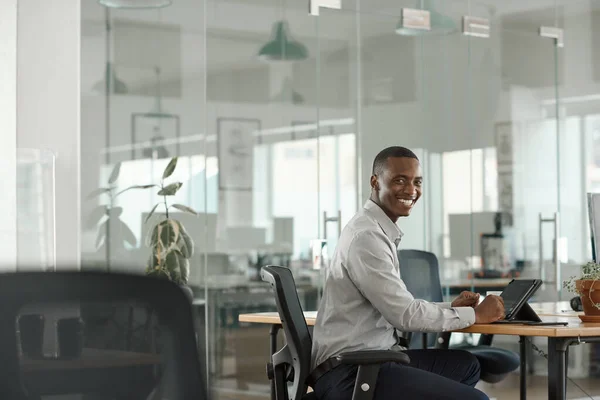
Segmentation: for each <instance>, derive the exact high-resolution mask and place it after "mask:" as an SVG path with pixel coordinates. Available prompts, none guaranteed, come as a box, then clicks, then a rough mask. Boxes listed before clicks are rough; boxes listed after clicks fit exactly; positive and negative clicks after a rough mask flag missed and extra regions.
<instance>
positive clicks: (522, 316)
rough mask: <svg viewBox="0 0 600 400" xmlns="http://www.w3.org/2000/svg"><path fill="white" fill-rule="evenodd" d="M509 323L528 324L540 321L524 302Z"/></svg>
mask: <svg viewBox="0 0 600 400" xmlns="http://www.w3.org/2000/svg"><path fill="white" fill-rule="evenodd" d="M510 320H511V321H513V320H516V321H530V322H542V319H541V318H540V317H539V316H538V315H537V313H536V312H535V311H533V308H531V306H530V305H529V303H527V302H525V303H523V305H522V306H521V308H520V309H519V311H517V313H516V314H515V315H514V316H513V317H512V318H511V319H510Z"/></svg>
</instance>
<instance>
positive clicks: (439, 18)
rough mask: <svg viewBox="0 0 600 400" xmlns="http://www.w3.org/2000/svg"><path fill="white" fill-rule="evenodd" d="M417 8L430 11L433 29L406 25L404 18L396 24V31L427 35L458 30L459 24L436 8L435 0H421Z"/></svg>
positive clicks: (413, 34) (446, 33) (409, 34)
mask: <svg viewBox="0 0 600 400" xmlns="http://www.w3.org/2000/svg"><path fill="white" fill-rule="evenodd" d="M415 9H419V10H424V11H429V21H430V26H431V29H429V30H426V29H416V28H408V27H405V26H404V25H403V23H402V20H400V22H398V25H397V26H396V33H397V34H398V35H402V36H425V35H448V34H450V33H453V32H456V31H457V30H458V26H457V24H456V22H454V20H453V19H452V18H451V17H449V16H447V15H444V14H442V13H440V12H438V11H436V10H435V6H434V1H433V0H421V1H420V2H419V3H417V5H416V6H415Z"/></svg>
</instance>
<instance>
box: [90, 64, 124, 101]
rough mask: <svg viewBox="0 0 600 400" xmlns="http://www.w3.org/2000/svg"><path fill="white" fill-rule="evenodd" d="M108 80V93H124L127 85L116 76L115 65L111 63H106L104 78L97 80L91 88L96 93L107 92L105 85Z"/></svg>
mask: <svg viewBox="0 0 600 400" xmlns="http://www.w3.org/2000/svg"><path fill="white" fill-rule="evenodd" d="M109 82H110V85H109V86H108V88H110V94H126V93H127V92H128V89H127V85H126V84H125V82H123V81H122V80H120V79H119V78H118V77H117V73H116V71H115V67H114V65H113V64H112V63H110V62H107V63H106V69H105V71H104V79H102V80H100V81H98V82H97V83H96V84H95V85H94V87H93V88H92V90H93V91H94V92H98V93H104V92H109V91H108V90H107V89H108V88H107V85H108V83H109Z"/></svg>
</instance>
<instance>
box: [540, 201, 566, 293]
mask: <svg viewBox="0 0 600 400" xmlns="http://www.w3.org/2000/svg"><path fill="white" fill-rule="evenodd" d="M545 223H551V224H553V225H554V243H553V244H554V248H553V251H552V258H553V262H554V273H555V276H554V282H549V283H554V284H555V285H556V290H557V292H559V293H560V290H561V288H562V284H561V281H560V276H561V263H560V254H559V250H558V249H559V247H558V246H559V243H558V239H559V238H560V215H559V213H558V211H557V212H555V213H554V216H553V217H552V218H543V216H542V213H540V214H539V221H538V229H539V239H540V279H541V280H542V282H544V283H545V282H546V269H545V268H544V238H543V233H542V227H543V225H544V224H545Z"/></svg>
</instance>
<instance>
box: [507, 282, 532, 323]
mask: <svg viewBox="0 0 600 400" xmlns="http://www.w3.org/2000/svg"><path fill="white" fill-rule="evenodd" d="M540 286H542V281H541V280H540V279H513V280H512V281H510V283H509V284H508V286H506V287H505V288H504V290H503V291H502V294H500V297H502V300H504V311H505V317H504V320H506V321H510V320H512V319H515V316H517V314H518V313H519V311H520V310H521V308H522V307H523V305H525V304H526V303H527V300H529V299H530V298H531V296H533V294H534V293H535V292H536V291H537V290H538V289H539V287H540Z"/></svg>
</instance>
